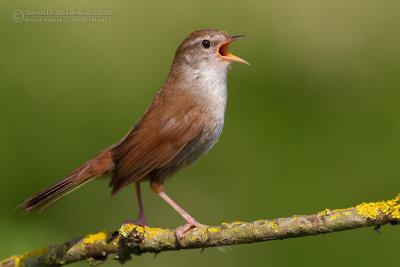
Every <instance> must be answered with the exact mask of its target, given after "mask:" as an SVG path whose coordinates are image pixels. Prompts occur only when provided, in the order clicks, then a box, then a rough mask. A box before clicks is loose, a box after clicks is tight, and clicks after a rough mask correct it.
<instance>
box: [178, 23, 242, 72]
mask: <svg viewBox="0 0 400 267" xmlns="http://www.w3.org/2000/svg"><path fill="white" fill-rule="evenodd" d="M243 37H245V36H244V35H239V36H228V35H227V33H226V32H224V31H217V30H200V31H195V32H192V33H191V34H189V36H188V37H186V39H185V40H184V41H183V42H182V44H181V45H180V46H179V47H178V49H177V51H176V54H175V60H174V64H179V65H186V66H185V67H188V66H190V67H191V68H193V69H215V68H226V67H228V66H229V65H230V64H231V63H232V62H233V61H236V62H240V63H244V64H249V63H248V62H246V61H245V60H243V59H241V58H239V57H237V56H234V55H232V54H231V53H230V51H229V44H230V43H231V42H233V41H235V40H237V39H240V38H243Z"/></svg>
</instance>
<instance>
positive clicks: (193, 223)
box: [175, 220, 207, 247]
mask: <svg viewBox="0 0 400 267" xmlns="http://www.w3.org/2000/svg"><path fill="white" fill-rule="evenodd" d="M205 226H207V225H204V224H201V223H199V222H197V221H196V220H190V221H188V222H187V223H186V224H185V225H184V226H181V227H179V228H178V229H176V231H175V236H176V239H177V241H178V243H179V245H180V246H181V247H184V245H183V243H182V238H183V234H184V233H186V232H187V231H188V230H189V229H191V228H196V227H205Z"/></svg>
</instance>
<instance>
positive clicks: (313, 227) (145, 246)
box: [0, 194, 400, 267]
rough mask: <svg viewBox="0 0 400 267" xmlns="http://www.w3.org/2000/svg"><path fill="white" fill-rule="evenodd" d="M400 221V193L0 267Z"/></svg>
mask: <svg viewBox="0 0 400 267" xmlns="http://www.w3.org/2000/svg"><path fill="white" fill-rule="evenodd" d="M399 222H400V194H399V195H398V196H397V197H396V198H394V199H391V200H388V201H380V202H371V203H362V204H359V205H357V206H355V207H350V208H347V209H336V210H330V209H326V210H324V211H321V212H319V213H317V214H313V215H295V216H292V217H289V218H280V219H274V220H267V219H265V220H258V221H254V222H231V223H222V224H221V225H219V226H204V227H197V228H194V229H191V230H189V231H187V232H186V233H185V234H184V236H183V238H182V240H181V242H180V243H179V242H178V241H177V239H176V236H175V230H171V229H161V228H152V227H142V226H138V225H133V224H125V225H123V226H122V227H121V228H120V229H119V230H118V231H115V232H109V231H103V232H100V233H97V234H89V235H86V236H85V237H83V238H78V239H75V240H73V241H68V242H65V243H62V244H58V245H52V246H47V247H42V248H39V249H36V250H33V251H29V252H26V253H24V254H22V255H15V256H12V257H10V258H8V259H6V260H4V261H2V262H0V267H25V266H26V267H36V266H38V267H39V266H54V265H64V264H68V263H73V262H77V261H82V260H86V261H87V262H88V263H89V264H91V265H96V264H99V263H102V262H104V261H105V260H107V258H112V259H115V260H118V261H119V262H121V263H123V262H125V261H127V260H130V258H131V255H141V254H142V253H146V252H153V253H160V252H162V251H169V250H180V249H193V248H206V247H215V246H228V245H234V244H242V243H252V242H261V241H268V240H282V239H286V238H295V237H301V236H309V235H317V234H323V233H332V232H336V231H342V230H349V229H355V228H360V227H367V226H376V227H379V226H380V225H383V224H388V223H390V224H398V223H399Z"/></svg>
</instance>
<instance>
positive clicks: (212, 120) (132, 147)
mask: <svg viewBox="0 0 400 267" xmlns="http://www.w3.org/2000/svg"><path fill="white" fill-rule="evenodd" d="M243 37H246V36H244V35H237V36H228V34H227V33H226V32H225V31H219V30H198V31H194V32H192V33H190V34H189V35H188V36H187V37H186V38H185V39H184V41H183V42H182V43H181V44H180V45H179V47H178V49H177V50H176V52H175V57H174V60H173V62H172V66H171V69H170V72H169V74H168V76H167V79H166V81H165V83H164V85H163V86H162V87H161V89H160V90H159V91H158V93H157V94H156V96H155V97H154V99H153V101H152V102H151V104H150V106H149V108H148V109H147V111H146V112H145V113H144V115H143V116H142V118H141V119H140V120H139V121H138V122H137V123H136V124H135V125H134V126H133V127H132V128H131V129H130V130H129V132H128V133H127V134H126V135H125V136H124V137H123V138H122V140H121V141H119V142H117V143H115V144H113V145H111V146H109V147H107V148H106V149H104V150H102V151H101V152H100V153H98V154H97V155H96V156H95V157H94V158H93V159H91V160H89V161H87V162H85V163H83V164H82V165H81V166H79V167H78V168H76V169H75V170H73V171H72V172H71V173H69V174H68V175H66V176H65V177H64V178H62V179H61V180H59V181H57V182H56V183H55V184H53V185H51V186H49V187H47V188H45V189H44V190H42V191H40V192H39V193H37V194H36V195H34V196H32V197H30V198H28V199H26V200H25V201H24V202H23V203H21V204H20V205H19V207H20V208H22V209H23V213H24V214H27V213H30V212H31V211H32V210H34V209H36V208H39V207H42V209H41V210H40V213H42V212H43V211H45V210H46V209H47V208H49V207H50V206H52V205H53V204H55V203H56V202H57V201H59V200H60V199H61V198H63V197H65V196H66V195H68V194H70V193H71V192H73V191H75V190H76V189H78V188H80V187H82V186H83V185H85V184H87V183H88V182H90V181H92V180H94V179H95V178H96V177H99V176H100V175H102V174H107V173H109V174H111V175H109V176H110V177H111V180H110V182H109V186H110V187H112V190H111V195H112V196H114V195H115V194H117V193H118V192H119V191H120V190H121V189H122V188H124V187H125V186H127V185H130V184H135V187H136V195H137V201H138V210H139V214H138V219H137V220H135V221H127V222H129V223H134V224H138V225H143V226H147V222H146V218H145V215H144V211H143V203H142V197H141V187H140V183H141V182H143V181H150V188H151V190H152V191H154V192H155V193H156V194H158V195H159V196H160V197H161V198H162V199H164V200H165V201H166V202H167V203H168V204H169V205H170V206H172V207H173V208H174V209H175V210H176V211H177V212H178V213H179V214H180V215H181V216H182V217H183V218H184V219H185V221H186V224H185V225H183V226H180V227H179V228H177V230H176V236H177V238H178V240H179V239H181V238H182V237H183V234H184V233H185V232H186V231H187V230H189V229H191V228H194V227H198V226H203V225H202V224H200V223H199V222H197V221H196V220H195V219H194V218H193V217H192V216H190V215H189V213H187V212H186V211H185V210H184V209H182V208H181V207H180V206H179V205H178V204H177V203H175V202H174V201H173V200H172V199H171V198H170V197H169V196H168V195H167V194H166V193H165V192H164V184H165V182H166V180H167V179H168V178H170V177H171V176H173V175H174V174H175V173H176V172H177V171H178V170H180V169H181V168H182V167H185V166H188V165H191V164H192V163H194V162H195V161H196V160H197V159H198V158H199V157H200V156H201V155H203V154H205V153H206V152H208V151H209V150H210V149H211V148H212V147H213V146H214V144H215V143H216V142H217V140H218V138H219V136H220V134H221V132H222V128H223V125H224V119H225V109H226V103H227V86H226V82H227V72H228V70H229V68H230V65H231V63H232V62H234V61H236V62H239V63H243V64H248V65H249V63H248V62H246V61H245V60H243V59H241V58H239V57H237V56H234V55H232V54H231V53H230V51H229V44H230V43H231V42H233V41H235V40H237V39H240V38H243Z"/></svg>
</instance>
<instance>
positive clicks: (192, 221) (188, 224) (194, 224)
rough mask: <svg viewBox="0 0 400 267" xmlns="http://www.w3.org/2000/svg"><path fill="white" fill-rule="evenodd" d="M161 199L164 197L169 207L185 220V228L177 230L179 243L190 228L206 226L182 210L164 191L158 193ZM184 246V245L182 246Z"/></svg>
mask: <svg viewBox="0 0 400 267" xmlns="http://www.w3.org/2000/svg"><path fill="white" fill-rule="evenodd" d="M157 194H158V195H159V196H160V197H162V198H163V199H164V200H165V201H166V202H167V203H168V204H169V205H171V206H172V207H173V208H174V209H175V210H176V211H177V212H178V213H179V214H180V215H181V216H182V217H183V218H184V219H185V220H186V224H185V225H184V226H181V227H179V228H178V229H177V230H176V236H177V238H178V241H179V243H181V242H180V240H181V239H182V237H183V234H184V233H185V232H186V231H187V230H189V229H190V228H194V227H198V226H204V225H203V224H201V223H199V222H197V221H196V220H195V219H194V218H193V217H192V216H190V215H189V213H187V212H186V211H185V210H184V209H182V208H181V207H180V206H179V205H178V204H176V203H175V202H174V201H173V200H172V199H171V198H170V197H169V196H167V194H165V193H164V191H161V192H158V193H157ZM181 245H182V244H181Z"/></svg>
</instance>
